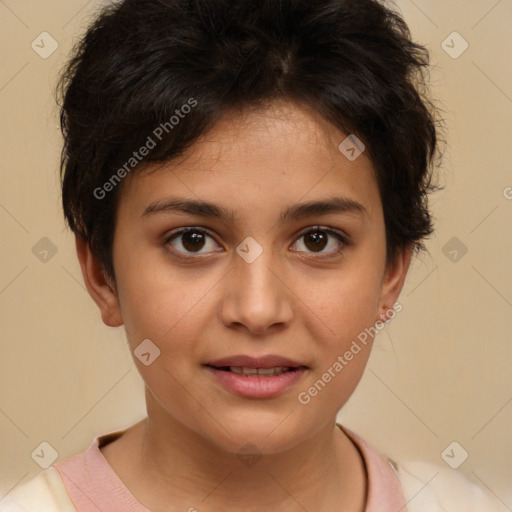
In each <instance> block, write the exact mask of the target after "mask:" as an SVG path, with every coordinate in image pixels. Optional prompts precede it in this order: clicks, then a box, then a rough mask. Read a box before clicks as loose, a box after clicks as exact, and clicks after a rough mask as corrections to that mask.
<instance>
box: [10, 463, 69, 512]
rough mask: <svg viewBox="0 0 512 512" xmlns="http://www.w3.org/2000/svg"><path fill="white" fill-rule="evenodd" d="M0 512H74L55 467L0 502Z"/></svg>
mask: <svg viewBox="0 0 512 512" xmlns="http://www.w3.org/2000/svg"><path fill="white" fill-rule="evenodd" d="M0 512H76V508H75V507H74V506H73V503H72V502H71V499H70V498H69V495H68V493H67V491H66V487H65V486H64V483H63V481H62V478H61V477H60V474H59V472H58V471H57V470H56V469H55V467H53V466H50V467H49V468H48V469H45V470H43V471H41V473H39V474H38V475H36V476H35V477H34V478H32V479H31V480H29V481H28V482H25V483H24V484H21V485H19V486H17V487H16V488H15V489H14V490H12V491H11V492H10V493H9V494H8V495H7V496H6V497H5V498H4V499H2V500H1V501H0Z"/></svg>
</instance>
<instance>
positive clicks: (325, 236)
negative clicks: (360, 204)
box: [295, 226, 349, 254]
mask: <svg viewBox="0 0 512 512" xmlns="http://www.w3.org/2000/svg"><path fill="white" fill-rule="evenodd" d="M301 240H303V242H302V244H300V243H299V242H300V241H301ZM297 245H299V246H300V245H303V246H304V247H305V248H306V250H305V251H302V250H301V249H300V248H297V247H296V248H295V250H296V251H299V252H309V253H317V254H329V253H333V254H336V253H339V252H341V251H342V250H343V249H344V248H345V247H346V246H348V245H349V243H348V238H347V237H346V236H344V235H342V234H341V233H338V232H337V231H334V230H333V229H330V228H322V227H320V226H318V227H316V228H314V229H310V230H309V231H306V232H304V233H302V234H301V235H300V236H299V238H298V239H297V242H296V243H295V246H297ZM329 246H330V247H331V249H328V250H324V249H326V248H328V247H329Z"/></svg>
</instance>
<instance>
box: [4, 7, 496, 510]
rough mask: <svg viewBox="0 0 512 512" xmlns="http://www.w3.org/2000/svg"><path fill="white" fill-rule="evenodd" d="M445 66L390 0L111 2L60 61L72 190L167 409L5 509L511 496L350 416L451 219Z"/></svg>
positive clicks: (474, 505) (86, 246) (106, 307)
mask: <svg viewBox="0 0 512 512" xmlns="http://www.w3.org/2000/svg"><path fill="white" fill-rule="evenodd" d="M427 66H428V53H427V51H426V50H425V48H423V47H421V46H419V45H417V44H415V43H414V42H412V41H411V39H410V35H409V31H408V29H407V26H406V25H405V23H404V21H403V20H402V19H401V18H400V16H399V15H398V14H397V13H395V12H394V11H392V10H390V9H389V8H386V7H385V6H384V5H382V4H381V3H378V2H377V1H375V0H358V1H355V0H316V1H314V2H312V1H311V0H260V1H259V2H253V1H249V0H229V1H227V0H195V1H191V0H145V1H140V0H125V1H122V2H120V3H117V4H116V5H114V6H111V7H108V8H106V9H105V10H104V11H103V12H102V13H101V14H100V15H99V16H98V18H97V19H96V21H95V22H94V23H93V24H92V25H91V27H90V28H89V29H88V31H87V33H86V35H85V37H84V38H83V39H82V41H81V42H80V43H79V45H78V46H77V47H76V49H75V53H74V55H73V57H72V59H71V60H70V62H69V65H68V66H67V68H66V70H65V72H64V74H63V77H62V81H61V92H62V111H61V124H62V129H63V134H64V140H65V145H64V151H63V155H62V178H63V206H64V212H65V216H66V219H67V221H68V223H69V225H70V227H71V229H72V230H73V232H74V233H75V236H76V248H77V254H78V258H79V261H80V265H81V269H82V273H83V277H84V281H85V284H86V286H87V289H88V291H89V293H90V295H91V297H92V298H93V300H94V301H95V302H96V304H97V305H98V307H99V309H100V312H101V315H102V319H103V321H104V322H105V323H106V324H107V325H109V326H112V327H117V326H121V325H123V326H124V328H125V330H126V335H127V341H128V344H129V346H130V349H131V351H132V353H133V356H134V361H135V364H136V365H137V367H138V369H139V371H140V374H141V376H142V378H143V379H144V382H145V392H146V405H147V418H145V419H144V420H143V421H141V422H139V423H137V424H135V425H132V426H130V427H129V428H126V429H122V430H117V431H114V432H109V433H105V434H104V435H100V436H97V437H95V438H94V439H93V441H92V443H91V445H90V447H89V448H88V449H87V450H86V451H85V452H84V453H80V454H78V455H75V456H73V457H70V458H68V459H66V460H63V461H60V462H58V463H56V464H55V465H54V466H51V467H50V468H48V469H46V470H44V471H43V472H42V473H41V474H40V475H38V476H37V477H36V478H34V479H33V480H31V481H29V482H28V483H26V484H24V485H22V486H20V487H18V488H16V489H15V490H14V491H12V492H11V493H10V495H9V496H8V498H6V499H5V500H4V501H3V503H2V509H1V510H4V511H7V512H13V511H20V510H26V511H29V510H30V511H48V512H49V511H52V512H53V511H59V512H63V511H80V512H93V511H104V512H106V511H108V512H114V511H119V512H121V511H122V512H129V511H149V510H150V511H153V512H160V511H162V512H163V511H166V512H169V511H189V512H192V511H200V512H213V511H223V512H226V511H227V512H230V511H235V510H236V511H241V510H243V511H251V512H253V511H262V510H272V511H273V510H276V511H277V510H279V511H280V512H292V511H309V512H327V511H329V512H332V511H335V510H340V511H344V512H362V511H367V512H398V511H406V510H407V511H410V512H414V511H440V510H447V511H450V512H453V511H458V510H460V511H462V510H464V511H470V510H474V511H477V510H478V511H483V510H495V508H493V501H491V498H490V497H489V496H487V495H485V494H484V492H483V491H482V490H481V489H479V488H478V487H476V486H475V485H474V484H473V483H471V482H469V481H467V480H465V479H464V478H463V477H461V476H459V475H458V474H457V473H455V472H453V471H452V470H448V469H446V470H445V469H442V468H435V471H432V474H434V473H436V477H435V478H433V479H430V480H429V481H424V480H422V479H421V478H419V477H418V476H417V474H420V473H421V472H420V471H419V469H420V467H421V465H420V464H419V463H416V464H409V465H407V464H405V463H400V462H398V463H397V462H394V461H392V460H390V459H387V458H386V457H384V456H382V455H380V454H379V453H377V452H376V451H375V450H374V449H373V448H372V447H371V446H369V445H368V444H367V443H366V442H365V441H364V440H363V439H362V438H361V437H360V436H358V435H357V434H356V433H355V432H352V431H350V430H349V429H347V428H345V427H343V426H342V425H339V424H337V423H336V415H337V413H338V411H339V410H340V409H341V408H342V407H343V405H344V404H345V403H346V401H347V400H348V398H349V397H350V395H351V394H352V392H353V391H354V389H355V388H356V386H357V384H358V382H359V380H360V379H361V376H362V374H363V371H364V369H365V365H366V363H367V360H368V357H369V355H370V351H371V346H372V340H373V337H374V336H375V334H376V333H377V332H378V330H379V329H381V328H382V326H383V325H384V324H385V323H386V322H388V321H389V320H390V319H391V318H392V317H393V316H394V315H395V314H396V311H398V310H399V309H400V308H401V305H400V302H399V294H400V291H401V289H402V286H403V284H404V280H405V278H406V274H407V270H408V268H409V264H410V262H411V258H412V257H413V256H414V254H415V252H416V251H417V250H419V249H423V248H424V246H423V243H422V241H423V240H424V239H425V238H426V237H428V236H429V235H430V234H431V233H432V231H433V228H432V222H431V218H430V215H429V210H428V204H427V195H428V193H429V192H430V191H432V190H433V189H434V188H435V186H434V185H433V184H432V181H431V178H432V168H433V167H434V165H433V163H434V161H435V156H436V153H437V134H436V122H435V115H434V114H435V112H434V110H435V109H434V107H433V106H432V105H431V104H430V103H429V101H428V100H427V99H426V98H425V97H423V95H422V94H421V93H420V90H419V85H420V84H421V77H422V72H423V70H425V69H426V68H427ZM423 474H424V472H423Z"/></svg>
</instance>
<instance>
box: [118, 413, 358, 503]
mask: <svg viewBox="0 0 512 512" xmlns="http://www.w3.org/2000/svg"><path fill="white" fill-rule="evenodd" d="M149 412H152V414H148V418H146V419H145V420H143V421H142V422H140V423H138V424H137V425H135V426H134V427H132V429H133V430H132V429H130V430H132V432H130V433H129V434H128V437H127V438H126V439H125V442H126V444H127V446H128V445H129V446H131V448H130V449H131V450H132V453H134V454H137V455H136V456H135V455H134V457H135V458H136V460H134V461H133V462H132V463H128V461H126V465H125V466H131V467H134V468H137V469H136V474H132V475H131V476H127V475H126V474H125V478H124V479H123V478H122V479H123V480H124V481H125V484H126V485H127V487H128V488H129V489H130V490H131V491H132V494H134V495H135V497H136V498H137V499H138V500H139V501H140V502H141V503H142V504H143V505H144V506H145V507H146V508H148V509H150V510H152V511H154V512H157V511H159V510H162V511H163V510H169V505H168V504H172V505H173V508H175V509H176V510H187V511H189V510H190V511H191V512H192V511H194V510H195V509H197V510H200V511H201V512H209V511H217V510H223V511H227V512H228V511H235V510H236V511H240V510H243V511H247V512H253V511H254V512H255V511H261V510H267V509H270V510H280V511H281V512H288V511H289V512H292V511H298V510H302V511H303V510H304V509H305V510H315V511H318V512H323V511H324V510H325V511H327V510H329V511H331V510H335V509H339V510H344V511H347V512H349V511H350V512H362V511H363V510H364V503H365V499H366V498H365V496H366V472H365V467H364V462H363V461H362V458H361V456H360V454H359V451H358V450H357V448H356V447H355V446H354V444H353V443H352V441H351V440H350V439H349V438H348V437H347V435H346V434H345V433H344V432H343V431H342V430H341V429H340V428H339V427H337V426H336V425H335V423H334V422H332V423H331V422H330V423H328V424H326V425H324V426H323V427H322V428H321V429H320V430H319V431H318V432H316V433H315V434H314V435H313V436H311V437H310V438H308V439H307V440H305V441H304V442H302V443H301V444H300V445H297V446H294V447H292V448H290V449H288V450H286V451H285V452H281V453H278V454H272V455H259V454H255V455H253V456H252V457H251V456H247V455H245V456H243V455H241V454H238V455H237V454H234V453H231V452H227V451H225V450H223V449H221V448H219V447H218V446H216V445H214V444H213V443H211V442H210V441H209V440H207V439H205V438H204V437H202V436H200V435H198V434H197V433H196V432H194V431H193V430H191V429H189V428H187V427H185V426H184V425H183V424H181V423H179V422H177V421H176V420H174V419H173V418H170V417H169V416H168V415H166V416H165V417H163V418H162V417H161V416H162V415H161V414H160V415H159V414H158V411H149V409H148V413H149ZM155 412H156V414H153V413H155ZM159 416H160V417H159ZM150 418H152V419H150ZM125 435H126V434H125ZM123 437H124V436H123ZM120 476H121V475H120ZM166 504H167V505H166Z"/></svg>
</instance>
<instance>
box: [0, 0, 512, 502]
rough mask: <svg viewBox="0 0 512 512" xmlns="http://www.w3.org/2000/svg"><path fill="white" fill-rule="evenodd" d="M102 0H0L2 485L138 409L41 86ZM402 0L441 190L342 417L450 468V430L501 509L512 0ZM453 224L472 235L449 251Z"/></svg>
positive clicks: (510, 288)
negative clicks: (434, 123) (428, 104)
mask: <svg viewBox="0 0 512 512" xmlns="http://www.w3.org/2000/svg"><path fill="white" fill-rule="evenodd" d="M98 5H99V3H98V2H96V1H95V0H92V1H89V2H86V1H85V0H66V1H64V0H45V1H44V2H39V1H35V0H33V1H29V0H0V17H1V30H0V38H1V45H0V47H1V49H2V65H1V70H2V75H1V79H0V107H1V116H2V117H1V119H2V126H1V137H0V148H1V177H0V183H1V195H0V225H1V232H0V234H1V240H2V259H1V273H0V308H1V309H0V311H1V313H0V314H1V324H0V325H1V372H0V379H1V396H0V432H1V454H0V455H1V458H0V460H1V461H2V468H1V473H0V498H1V497H3V496H4V495H5V494H7V493H8V492H9V491H10V490H11V489H12V488H13V487H14V486H16V485H17V484H19V483H20V482H25V481H27V480H28V479H29V478H31V477H32V476H35V475H36V474H37V473H38V472H39V471H41V468H40V467H39V466H38V465H37V464H36V463H35V462H34V460H33V459H32V458H31V453H32V452H33V451H34V450H35V448H36V447H37V446H38V445H39V444H40V443H41V442H43V441H46V442H48V443H50V444H51V445H52V446H53V447H54V448H55V450H56V451H57V452H58V457H59V460H61V459H63V458H65V457H68V456H70V455H72V454H74V453H77V452H79V451H82V450H84V449H85V448H86V447H87V446H88V444H89V443H90V441H91V439H92V437H93V436H94V435H97V434H99V433H101V432H103V431H106V430H110V429H114V428H124V427H126V426H128V425H130V424H132V423H134V422H135V421H137V420H138V419H140V418H142V417H143V416H144V415H145V407H144V395H143V386H142V380H141V379H140V377H139V375H138V373H137V370H136V368H135V365H134V364H133V362H132V360H131V356H130V354H129V351H128V350H127V348H126V346H125V341H124V333H123V330H122V328H120V329H111V328H107V327H105V326H104V325H103V324H102V323H101V320H100V318H99V314H98V311H97V310H96V307H95V305H94V304H93V302H92V300H91V299H90V298H89V296H88V294H87V293H86V291H85V289H84V286H83V283H82V277H81V274H80V270H79V266H78V263H77V260H76V257H75V253H74V245H73V239H72V236H71V234H70V233H69V232H68V231H67V230H66V229H65V226H64V222H63V219H62V214H61V210H60V202H59V201H60V198H59V183H58V158H59V151H60V144H61V140H60V134H59V131H58V123H57V115H56V108H55V106H54V102H53V98H52V95H51V94H52V93H51V91H52V87H53V85H54V83H55V77H56V73H57V71H58V70H59V69H60V67H61V65H62V62H63V59H64V57H65V56H66V54H67V53H68V51H69V49H70V46H71V43H72V41H73V39H74V38H75V37H76V36H77V35H78V34H79V33H81V32H82V30H83V28H84V27H85V26H86V23H87V19H88V17H89V16H90V14H91V12H93V10H94V9H95V8H96V7H97V6H98ZM397 5H398V6H399V8H400V10H401V11H402V12H403V14H404V16H405V19H406V21H407V22H408V23H409V26H410V28H411V31H412V34H413V37H414V38H415V39H416V40H418V41H419V42H421V43H423V44H426V45H427V46H428V48H429V49H430V50H431V51H432V63H433V64H434V66H435V67H434V69H433V71H432V73H431V79H432V86H433V94H434V95H435V97H437V98H438V100H439V101H440V102H441V105H442V106H443V108H444V109H445V110H446V114H445V117H446V121H447V128H448V148H447V151H446V155H445V163H444V167H443V180H442V182H443V183H444V184H445V185H446V190H445V191H443V192H440V193H438V194H436V195H435V196H434V197H433V209H434V215H435V218H436V220H437V233H436V237H435V238H434V239H432V240H431V241H430V242H429V243H428V249H429V254H428V255H427V254H424V255H423V256H421V257H420V258H419V259H417V260H416V261H415V262H414V264H413V266H412V269H411V271H410V274H409V276H408V280H407V282H406V286H405V289H404V291H403V292H402V295H401V298H400V301H401V303H402V304H403V306H404V309H403V311H402V312H401V313H399V314H398V315H397V317H396V318H395V320H394V321H393V322H392V323H391V324H390V325H389V326H387V327H386V329H385V330H384V332H382V333H381V334H380V335H379V336H378V338H377V341H376V345H375V349H374V352H373V354H372V357H371V359H370V363H369V367H368V369H367V372H366V374H365V376H364V377H363V380H362V381H361V384H360V386H359V388H358V390H357V391H356V393H355V394H354V396H353V397H352V398H351V400H350V401H349V403H348V404H347V406H346V407H345V409H344V410H343V412H342V414H340V419H341V421H343V422H344V424H345V425H346V426H348V427H350V428H352V429H354V430H355V431H357V432H359V433H360V434H362V435H363V436H364V437H366V439H367V440H368V441H369V442H370V443H373V445H374V446H376V447H377V448H378V449H380V450H381V451H382V452H384V453H387V454H389V455H392V456H394V457H395V458H397V459H401V458H403V457H405V458H424V459H427V460H431V461H435V462H437V463H440V464H442V465H444V464H445V462H444V461H443V460H442V458H441V453H442V451H443V450H444V449H445V448H446V447H447V446H448V445H449V444H450V443H451V442H452V441H457V442H458V443H459V444H460V445H461V446H462V447H463V448H464V449H465V450H467V452H468V453H469V458H468V459H467V460H466V461H465V462H464V463H463V464H462V465H461V466H460V468H459V471H462V472H464V473H465V474H467V475H469V476H471V477H472V478H473V479H475V480H476V481H478V482H480V485H482V486H485V487H487V488H489V489H490V490H491V492H492V493H494V494H495V496H496V503H497V507H496V510H498V511H501V510H503V511H506V510H512V464H511V462H510V461H511V460H512V428H511V426H512V377H511V373H512V372H511V362H512V335H511V318H512V269H511V267H512V259H511V257H510V254H511V251H512V228H511V225H512V222H511V221H512V188H507V187H512V168H511V161H510V146H511V143H512V122H511V118H512V80H511V79H512V72H511V70H512V58H511V37H510V22H511V21H512V2H511V1H510V0H501V1H496V0H472V1H471V2H467V1H465V0H450V1H449V2H447V1H445V0H443V1H441V0H430V1H421V2H420V0H416V1H415V2H413V1H411V0H399V1H398V2H397ZM43 31H46V32H49V33H50V34H51V36H52V37H53V38H55V40H56V41H57V42H58V45H59V46H58V48H57V50H56V51H55V52H54V53H53V54H52V55H51V56H49V57H48V58H47V59H43V58H41V57H40V56H39V55H38V54H37V53H36V52H35V51H34V50H33V49H32V48H31V43H32V41H33V40H35V39H36V38H37V37H38V36H39V34H40V33H41V32H43ZM454 31H457V32H458V33H459V34H460V35H461V36H462V37H463V38H464V40H466V41H467V43H468V44H469V47H468V49H467V50H466V51H465V52H464V53H463V54H462V55H460V56H459V57H458V58H456V59H455V58H452V57H451V56H449V55H448V54H447V53H446V52H445V51H444V50H443V48H442V47H441V43H442V42H443V41H444V40H445V39H446V38H447V36H449V35H450V34H451V33H452V32H454ZM451 39H453V36H451ZM451 39H450V38H449V39H448V44H450V45H451V46H453V47H454V48H453V49H452V50H451V51H456V50H458V49H460V48H461V46H460V44H461V41H460V40H458V39H457V38H455V39H454V42H453V44H452V43H451ZM507 196H508V198H507ZM43 237H47V238H48V239H50V240H51V242H52V243H53V244H54V245H55V246H56V248H57V252H56V254H55V255H53V256H51V253H49V255H48V256H47V261H46V262H44V261H40V259H39V258H38V257H36V254H34V253H33V252H32V248H33V247H34V245H35V244H36V243H37V242H38V241H39V240H40V239H41V238H43ZM452 237H457V239H458V242H457V243H458V244H459V246H460V245H461V244H464V246H466V247H467V253H466V254H464V255H463V256H462V257H461V254H462V252H461V251H460V249H456V251H457V258H458V260H457V261H455V262H454V261H451V260H450V258H452V259H453V258H454V257H455V253H453V252H452V253H451V254H450V251H452V250H453V247H451V246H450V245H448V246H446V244H447V243H448V242H449V241H450V240H451V239H452ZM452 243H453V242H452ZM36 252H37V251H36ZM445 253H446V254H447V255H448V256H449V257H450V258H449V257H448V256H447V255H445ZM39 256H40V257H41V254H39ZM50 256H51V257H50ZM457 450H460V449H459V448H457V449H456V451H457ZM458 453H459V452H457V453H456V455H457V456H458ZM425 476H426V478H430V477H431V476H433V475H425Z"/></svg>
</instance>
